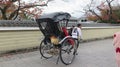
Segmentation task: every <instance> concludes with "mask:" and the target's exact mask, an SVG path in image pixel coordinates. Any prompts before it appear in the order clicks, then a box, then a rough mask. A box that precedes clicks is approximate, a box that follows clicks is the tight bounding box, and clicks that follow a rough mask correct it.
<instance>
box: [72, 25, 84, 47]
mask: <svg viewBox="0 0 120 67" xmlns="http://www.w3.org/2000/svg"><path fill="white" fill-rule="evenodd" d="M81 28H82V25H81V24H77V27H74V29H73V30H72V37H73V38H74V39H75V40H77V48H78V46H79V42H80V40H81V39H82V31H81Z"/></svg>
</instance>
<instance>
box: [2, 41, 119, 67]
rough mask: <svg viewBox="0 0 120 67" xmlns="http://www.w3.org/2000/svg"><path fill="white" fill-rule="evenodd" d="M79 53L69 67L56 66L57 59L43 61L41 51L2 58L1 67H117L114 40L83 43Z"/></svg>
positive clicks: (64, 66) (60, 64) (63, 66)
mask: <svg viewBox="0 0 120 67" xmlns="http://www.w3.org/2000/svg"><path fill="white" fill-rule="evenodd" d="M78 52H79V54H78V55H77V56H76V58H75V60H74V62H73V63H72V64H71V65H67V66H66V65H64V64H62V63H61V62H59V64H55V62H56V58H51V59H49V60H46V59H41V56H40V54H39V51H34V52H29V53H23V54H16V55H7V56H4V57H0V67H117V66H116V61H115V52H114V47H113V44H112V39H106V40H100V41H93V42H89V43H82V44H80V47H79V50H78Z"/></svg>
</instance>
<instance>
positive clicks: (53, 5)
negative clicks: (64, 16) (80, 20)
mask: <svg viewBox="0 0 120 67" xmlns="http://www.w3.org/2000/svg"><path fill="white" fill-rule="evenodd" d="M89 2H90V0H64V1H63V0H54V1H51V2H49V3H48V6H47V7H45V8H44V11H43V12H44V13H51V12H59V11H63V12H68V13H70V14H71V15H72V16H74V17H80V16H82V15H83V14H84V13H83V12H84V11H83V9H84V7H85V6H86V4H88V3H89Z"/></svg>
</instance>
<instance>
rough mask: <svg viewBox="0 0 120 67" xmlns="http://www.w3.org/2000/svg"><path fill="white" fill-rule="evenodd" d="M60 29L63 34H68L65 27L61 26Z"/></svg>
mask: <svg viewBox="0 0 120 67" xmlns="http://www.w3.org/2000/svg"><path fill="white" fill-rule="evenodd" d="M62 31H63V33H64V35H65V36H68V35H69V34H68V31H67V29H66V27H62Z"/></svg>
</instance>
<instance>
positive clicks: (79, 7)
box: [25, 0, 120, 18]
mask: <svg viewBox="0 0 120 67" xmlns="http://www.w3.org/2000/svg"><path fill="white" fill-rule="evenodd" d="M25 1H27V0H25ZM29 1H30V2H31V3H32V2H34V1H36V0H29ZM43 1H46V0H43ZM90 1H91V0H53V1H51V2H49V3H48V6H45V7H44V10H43V14H45V13H51V12H61V11H62V12H68V13H70V14H71V15H72V16H73V17H77V18H79V17H82V16H84V9H85V8H86V6H87V4H89V3H90ZM101 1H105V0H95V2H94V5H98V4H100V2H101ZM116 1H119V3H120V0H116ZM27 2H28V1H27ZM114 4H116V2H115V3H114Z"/></svg>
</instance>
